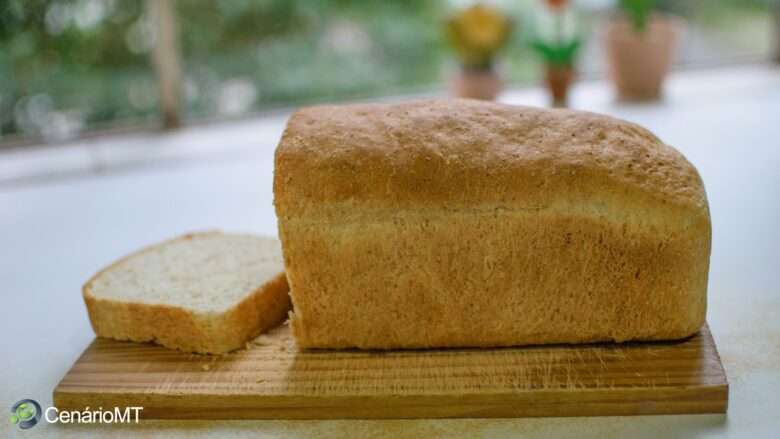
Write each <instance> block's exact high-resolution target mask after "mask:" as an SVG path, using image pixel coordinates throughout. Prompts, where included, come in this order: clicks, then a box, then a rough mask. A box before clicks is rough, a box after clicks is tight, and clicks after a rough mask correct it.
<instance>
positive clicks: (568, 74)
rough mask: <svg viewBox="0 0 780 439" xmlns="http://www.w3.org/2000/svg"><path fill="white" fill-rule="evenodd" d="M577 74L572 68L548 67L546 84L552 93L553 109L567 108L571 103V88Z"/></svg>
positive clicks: (545, 77)
mask: <svg viewBox="0 0 780 439" xmlns="http://www.w3.org/2000/svg"><path fill="white" fill-rule="evenodd" d="M575 76H576V72H575V70H574V67H572V66H555V65H547V67H546V70H545V74H544V83H545V85H546V86H547V90H548V91H549V92H550V99H551V105H552V106H553V107H566V106H567V105H568V103H569V88H570V87H571V84H572V83H573V82H574V77H575Z"/></svg>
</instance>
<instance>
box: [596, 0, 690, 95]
mask: <svg viewBox="0 0 780 439" xmlns="http://www.w3.org/2000/svg"><path fill="white" fill-rule="evenodd" d="M656 3H657V2H656V1H655V0H619V6H620V10H621V12H622V13H619V14H616V15H615V16H614V17H613V18H612V19H610V20H609V23H608V24H607V27H606V31H605V32H604V46H605V53H606V57H607V65H608V68H609V75H610V77H611V78H612V81H613V82H614V84H615V88H616V92H617V96H618V99H621V100H630V101H637V100H655V99H658V98H660V96H661V93H662V87H663V82H664V78H665V77H666V73H667V72H668V71H669V67H670V65H671V63H672V58H673V56H674V52H675V49H676V47H677V41H678V39H679V35H680V33H681V30H682V22H681V20H679V19H675V18H672V17H671V16H668V15H665V14H661V13H659V12H656V8H657V6H658V5H657V4H656Z"/></svg>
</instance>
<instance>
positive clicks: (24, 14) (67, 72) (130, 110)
mask: <svg viewBox="0 0 780 439" xmlns="http://www.w3.org/2000/svg"><path fill="white" fill-rule="evenodd" d="M143 6H144V4H143V2H141V1H137V0H132V1H119V0H73V1H46V0H0V77H1V78H2V81H0V142H2V141H8V140H10V138H12V137H18V136H32V137H39V136H40V137H42V138H43V139H44V140H47V141H51V140H59V139H64V138H69V137H72V136H74V135H76V134H78V133H79V132H81V131H82V130H84V129H96V128H103V127H106V126H108V125H110V126H115V125H116V124H117V123H121V124H137V123H143V122H146V121H153V122H154V123H157V120H158V119H159V115H158V111H157V86H156V82H155V78H154V74H153V72H152V71H151V70H150V68H149V62H148V60H147V51H148V50H149V48H150V47H151V44H152V42H153V41H152V40H151V39H150V35H151V34H150V32H149V29H148V26H147V25H146V21H145V20H144V19H143V12H144V8H143Z"/></svg>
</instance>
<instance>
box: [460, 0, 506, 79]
mask: <svg viewBox="0 0 780 439" xmlns="http://www.w3.org/2000/svg"><path fill="white" fill-rule="evenodd" d="M510 32H511V23H510V21H509V19H508V18H507V17H506V16H505V15H504V14H502V13H501V11H499V10H498V9H495V8H492V7H490V6H486V5H482V4H476V5H474V6H471V7H470V8H468V9H465V10H463V11H462V12H460V13H459V14H457V15H455V16H453V17H452V18H450V19H449V20H447V36H448V37H449V40H450V43H451V44H452V46H453V47H454V48H455V50H456V51H457V53H458V56H459V57H460V59H461V62H462V63H463V64H464V65H465V66H466V67H472V68H489V67H490V65H491V63H492V61H493V57H494V56H495V54H496V52H498V50H499V49H501V47H503V45H504V44H505V43H506V41H507V39H508V38H509V34H510Z"/></svg>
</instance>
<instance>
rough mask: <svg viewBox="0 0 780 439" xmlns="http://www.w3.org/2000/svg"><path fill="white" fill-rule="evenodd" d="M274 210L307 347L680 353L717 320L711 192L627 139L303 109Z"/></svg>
mask: <svg viewBox="0 0 780 439" xmlns="http://www.w3.org/2000/svg"><path fill="white" fill-rule="evenodd" d="M274 197H275V206H276V210H277V216H278V217H279V233H280V238H281V241H282V246H283V250H284V257H285V270H286V272H287V277H288V280H289V282H290V287H291V294H292V299H293V303H294V307H295V317H294V318H293V320H292V324H293V329H294V331H295V335H296V338H297V340H298V342H299V344H300V345H301V346H303V347H317V348H345V347H362V348H395V347H433V346H497V345H516V344H536V343H559V342H571V343H577V342H591V341H605V340H615V341H626V340H637V339H642V340H650V339H673V338H681V337H685V336H688V335H690V334H692V333H694V332H695V331H696V330H698V328H699V327H700V326H701V324H702V322H703V320H704V314H705V310H706V285H707V274H708V269H709V254H710V220H709V210H708V206H707V200H706V195H705V192H704V187H703V185H702V182H701V179H700V177H699V175H698V173H697V171H696V169H695V168H694V167H693V166H692V165H691V164H690V163H688V161H687V160H686V159H685V158H684V157H683V156H682V155H681V154H680V153H679V152H677V151H676V150H675V149H673V148H671V147H669V146H666V145H664V144H663V143H661V142H660V141H659V140H658V139H657V138H656V137H655V136H653V135H652V134H650V133H649V132H648V131H646V130H645V129H643V128H640V127H638V126H636V125H634V124H630V123H628V122H624V121H620V120H617V119H613V118H609V117H606V116H600V115H596V114H592V113H584V112H576V111H570V110H541V109H532V108H523V107H512V106H506V105H500V104H494V103H483V102H476V101H468V100H448V101H444V100H434V101H420V102H412V103H406V104H398V105H350V106H341V107H338V106H330V107H316V108H310V109H304V110H301V111H299V112H297V113H296V114H295V115H293V117H292V118H291V120H290V122H289V124H288V127H287V129H286V130H285V133H284V135H283V138H282V141H281V143H280V145H279V147H278V148H277V151H276V162H275V174H274Z"/></svg>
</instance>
